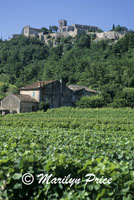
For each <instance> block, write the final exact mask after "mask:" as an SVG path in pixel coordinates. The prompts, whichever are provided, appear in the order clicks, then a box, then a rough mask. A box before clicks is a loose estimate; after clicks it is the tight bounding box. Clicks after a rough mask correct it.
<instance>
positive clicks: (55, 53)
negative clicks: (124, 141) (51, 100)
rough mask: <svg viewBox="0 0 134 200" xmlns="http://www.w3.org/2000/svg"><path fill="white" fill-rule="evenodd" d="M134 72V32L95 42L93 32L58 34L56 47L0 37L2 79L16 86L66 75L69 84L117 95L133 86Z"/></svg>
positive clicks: (21, 38)
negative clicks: (1, 38) (116, 38)
mask: <svg viewBox="0 0 134 200" xmlns="http://www.w3.org/2000/svg"><path fill="white" fill-rule="evenodd" d="M133 72H134V32H128V33H127V34H126V35H125V37H123V38H121V39H119V40H118V41H117V42H116V43H115V42H112V40H105V41H104V40H101V41H97V42H92V37H91V36H90V35H81V36H77V37H75V38H72V37H70V36H69V37H67V38H64V37H62V38H58V39H57V46H56V47H52V45H51V42H50V44H49V46H47V45H44V44H43V43H42V42H41V41H39V40H38V39H36V38H28V37H24V36H19V37H18V38H13V39H11V40H9V41H2V40H1V41H0V81H1V82H6V83H9V84H14V85H16V86H17V87H20V86H23V85H25V84H27V83H31V82H34V81H36V80H49V79H60V78H64V79H65V80H66V81H67V83H68V84H74V83H76V84H79V85H86V86H89V87H91V88H93V89H97V90H101V91H103V90H105V91H110V95H113V96H115V93H117V92H118V91H120V90H121V89H122V88H124V87H134V77H133ZM112 92H113V94H112Z"/></svg>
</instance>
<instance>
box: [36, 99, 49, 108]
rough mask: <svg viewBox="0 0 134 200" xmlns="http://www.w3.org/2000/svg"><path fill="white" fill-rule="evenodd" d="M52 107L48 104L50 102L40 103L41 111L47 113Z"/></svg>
mask: <svg viewBox="0 0 134 200" xmlns="http://www.w3.org/2000/svg"><path fill="white" fill-rule="evenodd" d="M49 107H50V103H49V102H48V100H46V101H41V102H40V103H39V110H44V111H47V109H48V108H49Z"/></svg>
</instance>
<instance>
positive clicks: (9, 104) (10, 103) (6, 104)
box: [1, 94, 20, 113]
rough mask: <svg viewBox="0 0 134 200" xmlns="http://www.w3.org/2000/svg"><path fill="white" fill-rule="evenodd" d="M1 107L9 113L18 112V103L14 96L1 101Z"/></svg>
mask: <svg viewBox="0 0 134 200" xmlns="http://www.w3.org/2000/svg"><path fill="white" fill-rule="evenodd" d="M1 107H2V108H5V109H7V110H9V111H10V112H13V111H16V112H17V113H19V112H20V101H19V99H17V98H16V97H15V96H14V95H12V94H10V95H8V96H7V97H5V98H4V99H3V100H2V101H1Z"/></svg>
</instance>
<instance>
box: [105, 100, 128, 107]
mask: <svg viewBox="0 0 134 200" xmlns="http://www.w3.org/2000/svg"><path fill="white" fill-rule="evenodd" d="M125 105H126V100H125V99H123V98H115V99H114V101H113V102H112V103H110V104H108V105H107V106H108V107H112V108H122V107H125Z"/></svg>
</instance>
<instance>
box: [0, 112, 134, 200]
mask: <svg viewBox="0 0 134 200" xmlns="http://www.w3.org/2000/svg"><path fill="white" fill-rule="evenodd" d="M133 119H134V112H133V110H132V109H127V108H126V109H110V108H109V109H108V108H107V109H76V108H60V109H51V110H48V111H47V112H46V113H43V112H38V113H29V114H28V113H26V114H14V115H7V116H5V117H0V123H1V126H0V199H6V200H21V199H23V200H24V199H27V200H42V199H46V200H47V199H48V200H49V199H51V200H53V199H55V200H56V199H60V200H61V199H62V200H68V199H69V200H74V199H76V200H82V199H83V200H85V199H87V200H97V199H98V200H99V199H110V200H111V199H116V200H121V199H127V200H133V196H134V148H133V145H134V123H133ZM26 172H30V173H31V174H33V175H34V182H33V183H32V184H31V185H25V184H23V183H22V180H21V178H22V175H23V174H24V173H26ZM40 173H44V174H49V175H50V174H53V177H62V178H63V177H64V176H67V175H69V174H71V177H72V178H80V179H81V182H80V183H79V184H73V185H72V187H70V186H69V184H46V183H40V184H39V183H38V181H39V180H38V178H37V175H38V174H40ZM89 173H93V174H95V175H96V176H97V177H98V178H101V177H102V176H103V177H105V178H108V179H109V178H112V183H111V184H98V183H96V182H95V181H93V182H90V183H88V184H87V185H85V179H86V178H85V176H86V174H89Z"/></svg>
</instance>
